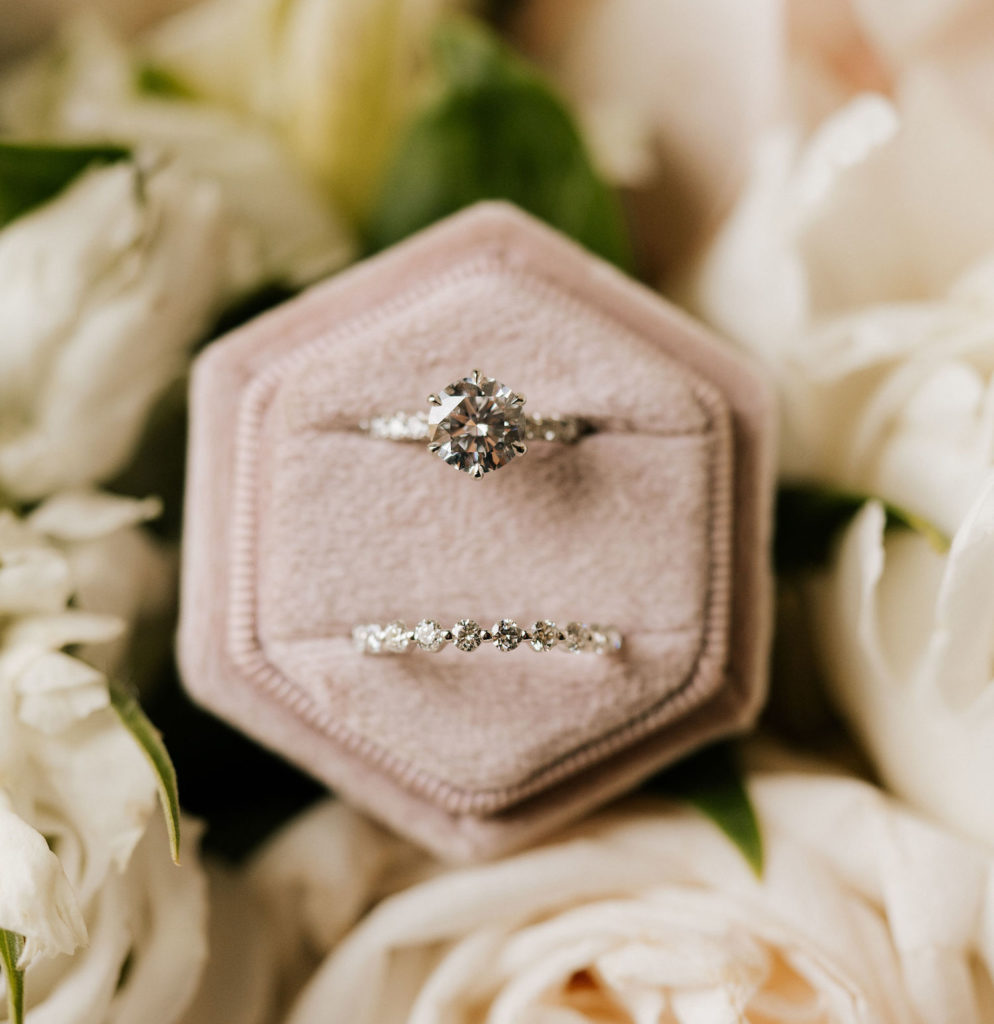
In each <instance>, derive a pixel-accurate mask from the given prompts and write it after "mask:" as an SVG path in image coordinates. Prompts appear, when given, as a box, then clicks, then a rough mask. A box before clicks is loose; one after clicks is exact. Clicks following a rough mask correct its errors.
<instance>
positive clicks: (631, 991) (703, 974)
mask: <svg viewBox="0 0 994 1024" xmlns="http://www.w3.org/2000/svg"><path fill="white" fill-rule="evenodd" d="M759 784H760V785H761V786H762V785H766V786H767V788H770V787H771V786H772V782H771V783H766V782H765V780H761V781H760V783H759ZM801 785H803V783H801ZM829 785H834V786H835V787H836V788H838V789H840V790H841V791H842V792H841V793H840V794H839V795H838V797H837V799H835V800H834V801H828V806H829V808H830V810H832V809H836V808H837V810H836V813H835V817H834V823H835V824H836V825H837V824H838V821H839V818H840V815H844V814H845V813H848V814H850V816H851V817H852V818H853V821H854V822H855V823H856V824H858V825H861V826H864V827H863V829H862V831H861V832H860V833H859V835H858V837H857V838H858V842H859V844H860V845H859V852H860V853H864V854H865V856H866V859H867V861H868V863H871V864H878V863H879V859H880V857H881V856H882V855H883V854H884V853H886V852H887V851H886V850H881V849H879V848H878V845H877V837H876V836H875V835H874V834H873V833H872V830H871V831H870V832H867V830H866V827H865V825H864V821H863V819H864V818H867V817H869V818H870V819H871V820H870V822H869V824H871V825H872V818H873V815H874V813H879V811H880V809H879V808H876V807H875V805H873V804H872V802H870V801H867V800H865V799H862V796H861V794H862V793H863V792H864V791H866V792H871V791H870V790H869V788H868V787H865V786H863V785H861V784H858V783H849V782H846V781H844V780H832V781H831V782H830V783H829ZM774 788H775V787H774ZM761 791H762V790H761ZM773 799H774V801H778V800H781V799H783V798H781V797H776V796H775V797H773ZM867 804H869V806H866V805H867ZM652 807H655V810H654V811H652V810H651V809H650V808H652ZM815 810H817V808H815ZM868 811H869V812H871V813H867V812H868ZM832 835H833V836H836V835H837V834H836V833H832ZM843 835H844V834H843ZM773 838H774V849H773V856H772V857H771V858H770V862H769V865H768V871H767V878H766V881H765V883H764V884H763V886H761V887H759V886H757V884H756V882H755V879H754V878H753V877H752V876H751V875H750V874H749V872H748V869H747V868H746V867H745V866H744V864H742V863H741V860H740V859H739V860H737V854H736V853H735V851H734V850H733V849H732V848H731V846H730V845H729V844H728V843H727V840H725V839H724V838H723V837H722V836H721V835H720V834H719V833H718V832H717V831H715V830H714V829H713V826H710V825H709V824H708V823H706V822H704V821H703V820H700V819H697V818H694V817H692V816H690V815H687V814H676V813H673V812H669V813H667V812H664V811H663V810H662V809H661V808H660V807H659V805H649V804H643V805H642V807H641V810H639V811H629V812H625V813H612V814H607V815H601V816H600V817H599V818H598V819H595V820H594V821H593V822H591V823H588V824H587V825H584V826H582V827H579V828H576V829H574V830H572V834H571V835H567V837H565V838H564V839H563V840H562V841H560V842H556V843H554V844H552V845H550V846H548V847H546V848H544V849H540V850H537V851H533V852H531V853H527V854H522V855H519V856H517V857H513V858H509V859H508V860H506V861H503V862H500V863H497V864H493V865H489V866H484V867H481V868H474V869H463V870H457V871H452V872H449V873H448V874H443V875H442V876H441V877H439V878H436V879H434V880H430V881H427V882H424V883H422V884H420V885H417V886H415V888H413V889H411V890H408V891H405V892H402V893H399V894H397V895H395V896H393V897H390V898H388V899H387V900H386V901H385V902H384V903H382V904H380V906H379V907H378V908H377V909H375V910H374V911H373V912H372V913H371V914H370V915H369V916H368V917H367V918H366V919H365V921H364V922H363V923H362V924H361V925H360V926H359V927H358V928H357V929H356V931H354V932H353V933H352V935H351V936H349V937H348V938H347V939H346V940H345V942H344V943H343V944H342V945H341V946H340V947H339V949H338V950H337V951H336V952H335V953H334V954H333V955H332V957H331V958H329V960H328V961H327V963H326V964H325V966H324V967H323V968H322V969H321V971H320V972H319V973H318V974H317V975H316V976H315V978H314V980H313V981H312V983H311V985H310V986H309V987H308V989H307V990H306V991H305V993H304V994H303V996H302V997H301V999H300V1000H299V1001H298V1003H297V1005H296V1006H295V1008H294V1011H293V1013H292V1014H291V1016H290V1021H291V1024H305V1022H306V1024H310V1022H311V1021H313V1022H318V1021H322V1020H323V1019H324V1016H323V1013H324V1012H325V1010H326V1008H327V1007H328V1006H331V1005H334V1006H335V1007H336V1009H337V1010H338V1011H339V1012H341V1013H342V1014H343V1015H344V1016H346V1017H348V1019H349V1020H350V1021H353V1022H356V1024H365V1022H367V1021H368V1022H372V1021H375V1022H376V1024H392V1022H394V1021H397V1022H400V1021H404V1022H409V1024H413V1022H417V1024H440V1022H442V1021H445V1022H451V1024H455V1022H462V1021H469V1020H477V1019H482V1015H483V1014H485V1013H486V1014H488V1016H487V1019H488V1020H492V1021H493V1022H494V1024H498V1022H499V1024H505V1022H512V1021H513V1022H515V1024H517V1022H519V1021H524V1020H528V1021H532V1020H534V1021H542V1022H544V1021H547V1020H563V1021H576V1022H579V1021H582V1020H587V1019H588V1017H587V1015H586V1014H587V1011H589V1013H590V1017H589V1019H601V1018H600V1016H598V1014H599V1013H603V1012H606V1011H605V1009H604V1008H605V1007H606V1006H607V1005H611V1006H614V1007H615V1011H614V1012H615V1014H616V1015H617V1010H618V1008H619V1007H624V1008H625V1009H626V1012H627V1014H628V1016H618V1017H617V1019H619V1020H622V1019H624V1020H626V1021H627V1020H629V1019H630V1020H632V1021H633V1022H638V1024H641V1022H642V1021H646V1022H648V1021H654V1020H656V1019H658V1015H659V1013H660V1012H661V1008H662V1007H670V1008H671V1009H672V1010H673V1011H674V1012H676V1013H677V1014H678V1017H677V1019H679V1020H686V1021H697V1020H706V1019H710V1018H708V1017H707V1016H701V1015H702V1014H705V1015H706V1014H708V1013H711V1014H715V1013H719V1012H722V1013H725V1014H726V1016H727V1013H728V1012H731V1011H732V1010H735V1011H736V1012H745V1008H746V1007H747V1006H748V1007H750V1008H751V1009H752V1010H754V1011H755V1012H760V1011H759V1007H760V1006H762V1007H763V1008H764V1009H763V1012H766V1013H769V1014H770V1019H771V1020H776V1021H781V1020H782V1021H785V1022H786V1021H788V1020H795V1019H805V1014H809V1015H810V1013H812V1012H814V1010H815V1007H818V1008H820V1009H821V1010H823V1011H825V1010H827V1012H829V1014H830V1015H831V1019H833V1020H839V1021H851V1022H854V1024H856V1022H860V1024H869V1022H870V1021H874V1022H875V1021H877V1020H886V1021H892V1022H908V1024H911V1022H912V1021H915V1022H916V1024H917V1018H916V1017H914V1016H913V1013H912V1010H911V1003H910V1002H909V999H908V996H907V995H906V993H905V991H904V989H903V976H902V973H901V969H900V966H899V958H898V956H897V955H896V952H898V951H896V950H895V948H894V945H893V941H894V940H893V936H892V935H891V934H890V932H889V931H888V927H887V922H886V919H885V918H881V917H880V916H879V915H878V914H877V913H876V912H875V910H874V909H873V907H872V906H871V905H870V904H868V903H867V902H865V901H866V900H867V899H870V900H871V902H872V901H875V900H880V899H881V894H880V889H879V882H880V879H879V875H878V876H877V877H876V878H875V879H872V880H873V881H874V882H875V883H876V888H875V889H873V890H872V891H871V892H870V893H869V894H863V893H855V892H853V891H852V889H851V887H850V882H849V879H848V878H847V877H846V870H845V868H846V867H847V866H851V865H847V864H846V863H845V862H844V863H843V864H842V865H840V866H839V868H836V866H835V864H834V857H835V856H836V853H837V852H838V853H840V854H842V855H843V857H844V858H845V857H847V856H848V851H847V850H846V844H845V842H844V841H843V842H839V841H838V837H837V838H836V842H835V847H838V851H836V849H834V848H832V847H831V845H830V847H829V851H828V853H827V854H826V856H819V857H815V856H812V855H811V854H810V853H809V852H808V851H805V850H804V849H803V847H802V846H801V845H800V844H799V843H798V838H799V837H798V835H797V833H794V832H792V831H791V830H790V829H778V830H776V831H775V832H774V836H773ZM848 859H849V860H850V861H851V857H849V858H848ZM930 880H931V879H930ZM931 881H934V880H931ZM901 895H902V898H903V899H905V900H910V901H913V900H914V899H915V898H916V897H917V889H911V890H909V891H902V894H901ZM975 923H976V922H974V924H975ZM952 932H954V933H955V935H954V936H953V938H954V941H955V942H957V943H959V946H960V947H966V946H969V944H970V943H971V942H975V941H976V936H975V935H974V934H973V933H972V932H971V931H970V929H969V927H967V926H966V924H965V922H962V921H960V922H958V923H957V924H956V925H955V926H954V927H953V929H952ZM771 958H772V959H771ZM964 960H965V953H964V952H963V950H962V949H961V950H960V953H959V957H958V962H963V961H964ZM781 975H782V977H781ZM584 978H586V979H587V980H586V981H584V980H583V979H584ZM791 979H793V980H791ZM577 985H578V986H579V987H575V986H577ZM582 1007H586V1010H584V1009H582ZM598 1007H599V1008H600V1009H598ZM653 1014H655V1016H653ZM875 1014H879V1016H875ZM610 1019H614V1018H610ZM716 1019H725V1018H723V1017H718V1018H716ZM967 1019H969V1018H967Z"/></svg>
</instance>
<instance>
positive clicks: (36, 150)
mask: <svg viewBox="0 0 994 1024" xmlns="http://www.w3.org/2000/svg"><path fill="white" fill-rule="evenodd" d="M130 155H131V153H130V150H128V149H125V148H124V147H123V146H62V145H49V144H47V143H40V142H11V141H10V140H3V139H0V228H2V227H4V226H5V225H6V224H9V223H10V222H11V221H12V220H13V219H14V218H15V217H20V216H21V215H22V214H24V213H27V212H28V211H29V210H33V209H34V208H35V207H36V206H40V205H41V204H42V203H44V202H47V201H48V200H49V199H51V198H52V197H53V196H55V195H57V194H58V193H59V192H61V191H62V189H64V188H65V187H66V185H68V184H69V182H71V181H72V180H73V179H74V178H75V177H76V176H77V175H79V174H81V173H82V172H83V171H85V170H86V169H87V168H88V167H92V166H93V165H94V164H106V163H113V162H114V161H115V160H126V159H127V158H128V157H129V156H130Z"/></svg>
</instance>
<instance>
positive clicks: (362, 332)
mask: <svg viewBox="0 0 994 1024" xmlns="http://www.w3.org/2000/svg"><path fill="white" fill-rule="evenodd" d="M474 368H479V369H480V370H482V371H483V372H484V373H486V374H488V375H492V376H496V377H497V378H498V379H500V380H502V381H504V382H505V383H507V384H509V385H510V386H512V387H514V388H515V389H517V390H520V391H522V392H524V393H525V394H526V395H527V396H528V403H527V407H526V408H527V410H528V411H529V412H531V413H539V414H540V413H542V412H546V413H560V414H570V413H575V414H580V415H583V416H585V417H589V418H592V419H593V420H594V421H595V422H596V423H597V426H598V430H597V432H596V433H593V434H591V435H589V436H586V437H585V438H583V440H582V441H581V442H580V443H579V444H577V445H574V446H561V445H551V444H543V443H542V442H534V443H533V444H532V446H531V448H530V451H529V453H528V455H527V456H525V457H524V458H523V459H521V460H519V461H517V462H515V463H514V464H512V465H511V466H509V467H507V468H505V469H502V470H500V471H499V472H497V473H494V474H490V475H489V476H487V477H486V478H484V479H483V480H472V479H470V478H469V477H467V476H466V475H464V474H461V473H458V472H456V471H455V470H453V469H452V468H450V467H448V466H445V465H444V464H443V463H442V462H441V460H439V459H437V458H435V457H434V456H431V455H429V454H428V453H427V452H426V451H425V450H424V448H423V446H419V445H415V444H402V443H395V442H389V441H382V440H375V439H372V438H370V437H368V436H366V435H364V434H362V433H361V432H359V431H357V430H356V424H357V423H358V422H359V421H360V420H361V419H363V418H366V417H369V416H370V415H374V414H376V413H384V412H393V411H396V410H398V409H411V410H417V409H420V408H422V407H424V405H425V395H427V394H428V393H429V392H431V391H435V390H439V389H440V388H441V387H443V386H445V385H446V384H448V383H449V382H451V381H453V380H455V379H457V378H458V377H461V376H463V375H465V374H467V373H468V372H469V371H470V370H472V369H474ZM192 409H193V411H192V438H191V451H190V478H189V491H188V507H187V522H186V545H185V549H184V581H183V602H182V619H181V629H180V653H181V662H182V665H183V671H184V677H185V680H186V683H187V686H188V687H189V688H190V690H191V691H192V692H193V693H194V695H196V696H197V697H198V698H199V699H200V700H201V701H202V702H203V703H204V704H205V705H207V706H208V707H210V708H212V709H213V710H215V711H216V712H217V713H218V714H220V715H222V716H224V717H226V718H228V719H229V720H230V721H232V722H233V723H234V724H236V725H238V726H240V727H241V728H243V729H244V730H245V731H246V732H249V733H250V734H252V735H253V736H255V737H257V738H258V739H260V740H261V741H262V742H264V743H266V744H268V745H269V746H271V747H272V748H273V749H275V750H277V751H279V752H281V753H282V754H284V755H285V756H287V757H288V758H290V759H292V760H294V761H296V762H297V763H298V764H300V765H301V766H303V767H304V768H306V769H307V770H309V771H310V772H312V773H314V774H315V775H317V776H318V777H320V778H322V779H324V780H326V781H327V782H328V783H329V784H330V785H331V786H333V787H334V788H335V789H337V790H338V791H339V792H340V793H341V794H342V795H343V796H345V797H346V798H348V799H351V800H352V801H354V802H356V803H358V804H359V805H360V806H362V807H364V808H365V809H366V810H368V811H369V812H370V813H372V814H373V815H374V816H376V817H378V818H380V819H381V820H383V821H385V822H386V823H388V824H390V825H392V826H393V827H395V828H397V829H398V830H399V831H402V832H404V833H406V834H408V835H409V836H411V837H412V838H414V839H416V840H419V841H420V842H422V843H423V844H424V845H426V846H428V847H429V848H430V849H432V850H433V851H435V852H436V853H438V854H440V855H442V856H445V857H448V858H453V859H463V860H465V859H474V858H479V857H485V856H491V855H494V854H497V853H501V852H504V851H506V850H509V849H513V848H515V847H517V846H520V845H523V844H525V843H527V842H529V841H532V840H533V839H535V838H538V837H539V836H540V835H541V834H543V833H545V832H546V831H549V830H551V829H554V828H555V827H557V826H558V825H560V824H561V823H564V822H566V821H567V820H569V819H571V818H573V817H575V816H577V815H579V814H582V813H584V812H585V811H587V810H589V809H591V808H592V807H593V806H595V805H596V804H598V803H600V802H602V801H604V800H606V799H609V798H610V797H611V796H613V795H615V794H616V793H619V792H621V791H623V790H624V789H626V788H628V787H630V786H632V785H634V784H636V783H637V782H638V781H640V780H641V779H642V778H644V777H645V776H647V775H648V774H650V773H651V772H653V771H655V770H656V769H658V768H659V767H661V766H663V765H664V764H666V763H667V762H669V761H671V760H673V759H674V758H676V757H677V756H679V755H681V754H683V753H685V752H686V751H688V750H689V749H691V748H693V747H695V746H697V745H700V744H701V743H703V742H706V741H708V740H711V739H714V738H716V737H718V736H721V735H724V734H727V733H729V732H733V731H735V730H737V729H740V728H742V727H744V726H746V725H748V724H749V723H750V722H751V721H752V719H753V718H754V716H755V714H756V712H757V710H758V707H759V704H760V702H761V699H762V696H763V693H764V688H765V661H766V651H767V643H768V632H769V618H770V616H769V571H768V555H767V549H768V540H769V537H768V532H769V511H770V510H769V504H770V493H771V486H772V485H771V481H772V444H773V438H772V429H771V400H770V396H769V394H768V392H767V390H766V388H765V387H764V385H763V384H762V382H761V380H760V379H759V378H758V377H757V376H756V375H755V373H754V372H753V371H752V370H751V369H750V368H749V367H748V366H747V365H745V364H744V363H743V362H742V361H741V360H740V359H739V358H738V357H736V356H734V355H733V354H732V353H731V352H730V351H729V350H728V349H727V348H726V347H724V346H723V345H721V344H720V343H718V342H716V341H715V340H714V339H713V338H711V337H710V336H709V335H707V334H706V333H705V332H704V331H703V330H702V329H701V328H700V327H699V326H697V325H696V324H694V323H692V322H691V321H689V320H688V319H687V318H686V317H684V316H682V315H680V314H679V313H677V312H676V311H674V310H673V309H672V308H671V307H669V306H667V305H666V304H664V303H663V302H662V301H661V300H660V299H659V298H658V297H656V296H654V295H653V294H651V293H650V292H648V291H647V290H645V289H643V288H641V287H639V286H638V285H636V284H633V283H632V282H631V281H630V280H628V279H626V278H625V277H623V276H622V275H621V274H619V273H618V272H617V271H615V270H613V269H612V268H610V267H608V266H606V265H605V264H603V263H602V262H600V261H599V260H597V259H595V258H594V257H592V256H590V255H588V254H586V253H584V252H583V251H581V250H580V249H578V248H577V247H576V246H574V245H573V244H571V243H570V242H568V241H566V240H565V239H563V238H561V237H559V236H558V235H556V234H555V233H554V232H552V231H550V230H549V229H548V228H545V227H543V226H541V225H540V224H538V223H536V222H535V221H533V220H532V219H530V218H529V217H527V216H525V215H524V214H522V213H521V212H519V211H517V210H515V209H513V208H511V207H507V206H504V205H501V204H482V205H480V206H478V207H475V208H474V209H472V210H470V211H468V212H466V213H464V214H461V215H458V216H456V217H454V218H451V219H450V220H449V221H447V222H445V223H443V224H441V225H439V226H437V227H435V228H432V229H430V230H428V231H426V232H423V233H422V234H421V235H419V236H418V237H416V238H414V239H412V240H410V241H409V242H407V243H405V244H403V245H401V246H398V247H396V248H395V249H394V250H392V251H390V252H389V253H386V254H384V255H383V256H380V257H377V258H376V259H373V260H370V261H368V262H366V263H364V264H362V265H360V266H358V267H356V268H354V269H353V270H351V271H349V272H347V273H345V274H342V275H340V276H339V277H337V278H335V279H333V280H332V281H330V282H328V283H326V284H324V285H321V286H319V287H317V288H314V289H312V290H311V291H309V292H308V293H306V294H305V295H304V296H302V297H301V298H299V299H297V300H295V301H294V302H291V303H288V304H287V305H285V306H283V307H281V308H279V309H277V310H275V311H274V312H272V313H270V314H268V315H266V316H264V317H261V318H260V319H258V320H256V321H254V322H253V323H251V324H248V325H247V326H245V327H243V328H241V329H239V330H238V331H236V332H234V333H233V334H232V335H230V336H229V337H228V338H226V339H224V340H222V341H220V342H218V343H216V344H215V345H213V346H211V348H210V349H209V350H208V351H207V352H205V354H204V355H203V356H202V357H201V358H200V360H199V361H198V365H197V367H196V371H195V375H194V385H193V401H192ZM423 617H431V618H435V619H437V620H439V621H440V622H442V623H444V624H451V623H452V622H454V621H456V620H457V619H459V618H463V617H470V618H474V619H477V620H478V621H480V622H481V623H483V624H485V625H489V624H490V623H492V622H493V621H494V620H496V619H499V618H504V617H508V618H513V619H515V620H516V621H518V622H519V623H521V624H527V623H530V622H532V621H534V620H535V619H539V618H551V619H553V620H555V621H557V622H560V623H565V622H567V621H570V620H572V619H577V620H581V621H587V622H600V623H614V624H616V625H617V626H618V628H619V629H620V630H621V631H622V633H623V634H624V638H625V647H624V651H623V653H622V654H621V655H617V656H614V655H612V656H603V657H596V656H573V655H568V654H565V653H562V652H556V651H554V652H550V653H549V654H546V655H537V654H535V653H534V652H532V651H530V650H524V649H521V650H519V651H517V652H514V653H513V654H503V653H500V652H497V651H495V650H492V649H486V650H481V651H478V652H476V653H474V654H473V655H465V654H462V653H461V652H458V651H455V650H453V649H451V648H450V649H447V650H445V651H443V652H442V653H440V654H434V655H433V654H427V653H424V652H414V653H410V654H407V655H404V656H395V657H378V658H377V657H371V656H368V655H366V656H364V655H361V654H359V653H357V652H356V651H355V650H354V649H353V647H352V643H351V639H350V632H351V629H352V627H353V626H354V625H356V624H359V623H363V622H367V621H373V622H387V621H390V620H393V619H400V620H403V621H407V622H416V621H418V620H419V619H420V618H423Z"/></svg>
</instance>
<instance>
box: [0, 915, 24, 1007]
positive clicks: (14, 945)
mask: <svg viewBox="0 0 994 1024" xmlns="http://www.w3.org/2000/svg"><path fill="white" fill-rule="evenodd" d="M23 949H24V937H23V936H22V935H18V934H16V932H8V931H5V930H4V929H2V928H0V964H2V965H3V974H4V978H5V979H6V981H7V1020H8V1021H9V1024H22V1022H23V1021H24V971H23V970H22V969H21V968H19V967H18V966H17V961H18V960H20V958H21V951H22V950H23Z"/></svg>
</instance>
